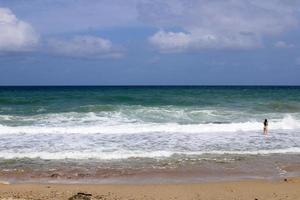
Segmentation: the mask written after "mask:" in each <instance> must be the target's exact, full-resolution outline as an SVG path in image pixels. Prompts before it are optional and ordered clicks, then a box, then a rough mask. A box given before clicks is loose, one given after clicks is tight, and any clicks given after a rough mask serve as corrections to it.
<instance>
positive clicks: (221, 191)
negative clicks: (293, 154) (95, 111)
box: [0, 178, 300, 200]
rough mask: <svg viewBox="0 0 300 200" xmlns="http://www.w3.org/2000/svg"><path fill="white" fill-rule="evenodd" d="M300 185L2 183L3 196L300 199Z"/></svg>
mask: <svg viewBox="0 0 300 200" xmlns="http://www.w3.org/2000/svg"><path fill="white" fill-rule="evenodd" d="M299 188H300V178H288V179H286V180H284V179H281V180H277V181H266V180H265V181H263V180H251V181H236V182H211V183H199V184H111V185H99V184H0V199H3V200H5V199H6V200H8V199H10V200H13V199H36V200H37V199H46V200H47V199H49V200H50V199H51V200H52V199H57V200H60V199H102V200H104V199H107V200H121V199H124V200H125V199H126V200H129V199H131V200H134V199H145V200H148V199H149V200H150V199H151V200H152V199H180V200H187V199H195V200H196V199H199V200H200V199H212V200H217V199H223V200H229V199H230V200H233V199H234V200H238V199H241V200H248V199H249V200H256V199H257V200H299V199H300V189H299ZM78 193H79V194H78ZM74 195H75V196H74ZM72 197H73V198H72ZM75 197H77V198H75Z"/></svg>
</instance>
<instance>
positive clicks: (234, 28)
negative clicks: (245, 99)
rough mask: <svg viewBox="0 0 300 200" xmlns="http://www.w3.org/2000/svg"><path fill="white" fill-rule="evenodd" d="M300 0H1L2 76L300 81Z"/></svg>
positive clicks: (7, 80) (75, 81) (37, 81)
mask: <svg viewBox="0 0 300 200" xmlns="http://www.w3.org/2000/svg"><path fill="white" fill-rule="evenodd" d="M299 23H300V0H284V1H282V0H264V1H261V0H126V1H124V0H0V85H300V51H299V50H300V26H299Z"/></svg>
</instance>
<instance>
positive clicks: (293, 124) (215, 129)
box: [0, 115, 300, 134]
mask: <svg viewBox="0 0 300 200" xmlns="http://www.w3.org/2000/svg"><path fill="white" fill-rule="evenodd" d="M56 120H59V118H56ZM103 121H105V123H101V122H98V124H95V125H76V121H74V123H72V124H68V123H66V124H65V125H64V126H62V124H63V123H62V124H60V125H59V126H53V124H46V125H39V124H38V125H31V126H6V125H0V134H138V133H153V132H157V133H219V132H241V131H242V132H248V131H261V130H262V123H261V122H257V121H249V122H240V123H222V122H217V123H206V124H179V123H140V122H131V121H127V122H124V121H123V122H118V121H113V120H110V121H109V122H110V123H108V122H107V121H106V118H105V119H104V120H103ZM269 128H270V131H275V130H294V129H300V121H299V120H296V119H294V118H293V117H292V116H290V115H289V116H286V117H284V118H283V119H280V120H277V119H276V120H274V121H273V120H270V122H269Z"/></svg>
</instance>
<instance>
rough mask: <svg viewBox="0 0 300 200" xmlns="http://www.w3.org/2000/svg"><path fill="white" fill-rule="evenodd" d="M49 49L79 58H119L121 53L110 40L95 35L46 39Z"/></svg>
mask: <svg viewBox="0 0 300 200" xmlns="http://www.w3.org/2000/svg"><path fill="white" fill-rule="evenodd" d="M48 46H49V48H50V51H52V52H53V53H55V54H59V55H63V56H71V57H81V58H95V59H98V58H119V57H121V56H122V55H123V51H122V49H121V48H120V47H117V46H115V45H113V44H112V42H111V41H110V40H107V39H103V38H101V37H95V36H88V35H84V36H75V37H73V38H71V39H69V40H63V39H57V38H52V39H49V41H48Z"/></svg>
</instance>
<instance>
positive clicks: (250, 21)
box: [138, 0, 300, 52]
mask: <svg viewBox="0 0 300 200" xmlns="http://www.w3.org/2000/svg"><path fill="white" fill-rule="evenodd" d="M299 4H300V3H299V2H296V1H280V0H264V1H260V0H253V1H247V0H172V1H159V0H151V1H150V0H146V1H143V2H142V3H140V4H139V5H138V11H139V18H140V20H142V21H143V22H145V23H147V24H150V25H152V26H154V27H158V28H159V29H160V31H158V32H157V33H155V34H154V35H152V36H151V37H150V38H149V41H150V43H151V44H152V45H154V46H155V47H157V48H158V49H159V50H160V51H161V52H181V51H186V50H195V49H252V48H259V47H262V46H263V45H264V43H263V41H264V38H266V37H270V36H274V35H278V34H281V33H283V32H285V31H287V30H290V29H292V28H295V27H297V26H298V22H299V20H298V14H299V12H298V11H299V10H296V9H297V8H298V7H299V6H300V5H299ZM170 29H171V30H173V31H166V30H170ZM174 29H177V31H174ZM178 30H179V31H178Z"/></svg>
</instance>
